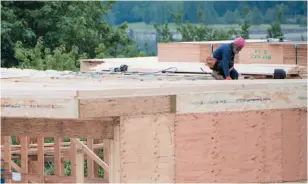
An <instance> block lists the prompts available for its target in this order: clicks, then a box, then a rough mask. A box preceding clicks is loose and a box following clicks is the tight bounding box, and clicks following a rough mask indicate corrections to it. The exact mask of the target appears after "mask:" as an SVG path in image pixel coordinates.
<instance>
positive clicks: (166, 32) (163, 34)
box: [153, 21, 174, 42]
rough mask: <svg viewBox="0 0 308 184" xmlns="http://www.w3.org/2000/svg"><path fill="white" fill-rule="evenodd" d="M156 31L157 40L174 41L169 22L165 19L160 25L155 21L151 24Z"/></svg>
mask: <svg viewBox="0 0 308 184" xmlns="http://www.w3.org/2000/svg"><path fill="white" fill-rule="evenodd" d="M153 26H154V28H155V30H156V32H157V36H158V39H157V41H158V42H172V41H174V39H173V36H172V33H171V31H170V29H169V24H168V22H167V21H166V22H165V24H163V25H162V26H158V25H157V24H156V23H154V24H153Z"/></svg>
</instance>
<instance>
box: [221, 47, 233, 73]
mask: <svg viewBox="0 0 308 184" xmlns="http://www.w3.org/2000/svg"><path fill="white" fill-rule="evenodd" d="M230 56H231V55H230V52H229V51H228V50H226V49H225V50H224V51H223V53H222V63H221V64H222V69H223V71H224V74H225V77H226V78H227V77H229V76H230V73H229V60H230Z"/></svg>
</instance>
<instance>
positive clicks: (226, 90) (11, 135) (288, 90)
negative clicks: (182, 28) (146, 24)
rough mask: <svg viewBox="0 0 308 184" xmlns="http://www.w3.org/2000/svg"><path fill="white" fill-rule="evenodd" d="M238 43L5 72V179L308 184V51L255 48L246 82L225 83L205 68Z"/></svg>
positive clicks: (248, 57) (179, 45) (289, 46)
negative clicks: (75, 67) (65, 67)
mask: <svg viewBox="0 0 308 184" xmlns="http://www.w3.org/2000/svg"><path fill="white" fill-rule="evenodd" d="M230 42H232V40H226V41H212V42H173V43H159V44H158V56H157V57H137V58H108V59H105V58H93V59H83V60H80V71H79V72H73V71H53V70H47V71H39V70H31V69H14V68H2V69H1V159H2V161H1V168H2V174H1V178H2V179H4V180H5V183H152V182H155V183H282V182H307V43H306V42H292V41H284V42H280V41H268V40H246V46H245V47H244V48H243V49H242V51H241V52H240V53H239V54H238V55H236V57H235V60H234V61H235V64H234V68H235V69H236V70H237V71H238V73H239V74H240V76H239V79H238V80H215V78H213V76H212V75H211V73H212V70H211V69H210V68H209V67H208V66H207V65H206V64H205V62H206V58H207V57H208V56H209V55H211V53H212V52H213V51H214V50H215V49H217V48H218V47H219V46H220V45H221V44H223V43H230ZM277 69H278V70H283V71H284V72H285V76H284V77H280V78H276V77H275V75H274V73H275V71H276V70H277ZM12 140H14V141H12ZM48 140H52V141H50V142H48ZM13 142H14V144H13ZM50 164H51V165H52V167H53V168H52V171H51V172H47V170H46V165H50ZM67 170H69V173H66V172H67Z"/></svg>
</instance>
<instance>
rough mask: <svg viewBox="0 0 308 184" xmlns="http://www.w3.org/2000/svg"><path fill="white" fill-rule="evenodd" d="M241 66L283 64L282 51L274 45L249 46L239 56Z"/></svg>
mask: <svg viewBox="0 0 308 184" xmlns="http://www.w3.org/2000/svg"><path fill="white" fill-rule="evenodd" d="M239 56H240V57H239V63H241V64H253V63H256V64H283V60H282V49H281V47H280V46H272V45H267V44H266V45H260V44H259V45H253V44H251V45H247V47H245V48H243V50H242V51H241V52H240V54H239Z"/></svg>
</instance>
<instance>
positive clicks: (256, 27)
mask: <svg viewBox="0 0 308 184" xmlns="http://www.w3.org/2000/svg"><path fill="white" fill-rule="evenodd" d="M128 27H129V28H130V29H133V30H136V31H154V27H153V25H152V24H149V25H147V24H145V23H144V22H137V23H129V24H128ZM209 27H213V28H227V29H229V28H233V27H234V28H238V29H240V27H239V25H238V24H213V25H209ZM268 27H269V24H261V25H253V26H252V28H251V29H254V30H267V28H268ZM169 28H170V29H171V31H176V25H175V24H174V23H169ZM282 28H285V29H286V28H288V29H298V28H303V27H300V26H299V25H296V24H282Z"/></svg>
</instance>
